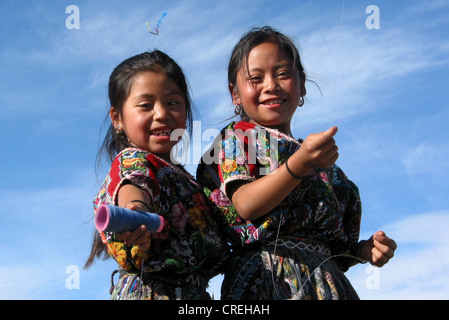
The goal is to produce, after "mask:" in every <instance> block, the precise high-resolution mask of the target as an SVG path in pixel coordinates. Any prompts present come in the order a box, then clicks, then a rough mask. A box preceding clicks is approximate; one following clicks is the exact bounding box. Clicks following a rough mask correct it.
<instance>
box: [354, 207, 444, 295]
mask: <svg viewBox="0 0 449 320" xmlns="http://www.w3.org/2000/svg"><path fill="white" fill-rule="evenodd" d="M448 225H449V211H440V212H430V213H424V214H419V215H413V216H408V217H406V218H403V219H400V220H398V221H397V222H395V223H392V224H390V225H385V226H384V227H383V228H382V230H384V231H385V232H386V233H387V235H389V236H390V237H391V238H393V239H394V240H395V241H396V243H397V244H398V249H397V250H396V252H395V256H394V257H393V259H392V260H390V262H389V263H388V264H387V265H385V266H384V267H382V268H380V269H378V274H377V275H378V280H379V281H378V284H379V286H378V287H377V288H376V287H375V286H373V285H372V280H373V277H374V276H377V275H376V274H375V273H374V272H373V271H372V269H370V268H371V267H370V266H367V265H358V266H355V267H353V268H352V269H350V270H349V271H348V273H347V276H348V278H349V279H350V281H351V282H352V284H353V285H354V287H355V288H356V290H357V292H358V293H359V295H360V297H361V298H362V299H382V300H383V299H385V300H390V299H392V300H395V299H412V300H413V299H447V298H449V248H448V247H447V240H448V237H447V230H446V229H447V226H448Z"/></svg>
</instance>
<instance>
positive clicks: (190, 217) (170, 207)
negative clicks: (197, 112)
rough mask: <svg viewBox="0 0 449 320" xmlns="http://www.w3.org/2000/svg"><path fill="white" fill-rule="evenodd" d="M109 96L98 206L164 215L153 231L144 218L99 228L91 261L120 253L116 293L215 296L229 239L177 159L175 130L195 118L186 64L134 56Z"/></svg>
mask: <svg viewBox="0 0 449 320" xmlns="http://www.w3.org/2000/svg"><path fill="white" fill-rule="evenodd" d="M109 100H110V103H111V108H110V111H109V116H110V119H111V126H110V128H109V131H108V133H107V135H106V137H105V141H104V143H103V150H105V151H106V152H107V153H108V155H109V157H110V159H111V161H112V165H111V168H110V170H109V173H108V175H107V177H106V179H105V180H104V182H103V185H102V186H101V188H100V191H99V192H98V195H97V197H96V198H95V201H94V207H95V209H96V208H98V207H99V206H100V205H102V204H109V205H116V206H120V207H126V208H128V209H132V210H139V211H147V212H153V213H157V214H159V215H161V216H163V217H164V220H165V221H166V223H165V226H164V228H163V229H162V231H161V232H160V233H154V234H150V233H149V232H148V230H146V228H145V226H141V227H139V228H137V229H136V230H129V231H126V232H122V233H118V234H112V233H98V232H96V237H95V241H94V244H93V248H92V253H91V256H90V258H89V260H88V262H87V264H86V266H89V265H90V264H91V263H92V261H93V260H94V258H95V257H98V256H100V255H102V253H103V252H104V251H105V250H106V249H107V252H108V253H109V255H110V256H112V257H113V258H114V259H115V260H116V261H117V263H118V266H119V273H120V278H119V281H118V283H117V285H115V286H113V288H111V293H112V299H164V300H165V299H210V296H209V294H208V293H207V291H206V287H207V285H208V282H209V279H210V278H212V277H213V276H215V275H216V274H217V273H218V269H219V267H220V265H221V261H222V259H223V258H224V257H225V253H226V249H225V248H226V247H225V245H224V243H223V240H222V238H221V237H220V236H219V232H218V229H217V227H216V224H215V217H214V215H215V211H214V208H215V206H213V205H211V203H210V202H209V201H208V199H207V198H206V197H205V195H204V194H203V193H202V190H201V187H200V186H199V185H198V183H196V181H195V180H194V178H193V177H192V176H191V175H190V174H189V173H188V172H187V171H186V170H185V169H184V168H183V167H182V166H180V165H174V164H173V163H172V161H171V157H170V152H171V150H172V148H173V147H174V146H175V145H176V144H177V143H178V140H177V139H172V138H171V134H172V132H173V131H174V130H178V129H186V127H187V125H186V123H187V124H190V125H191V122H192V110H191V103H190V98H189V94H188V88H187V84H186V80H185V77H184V74H183V72H182V70H181V68H180V67H179V66H178V65H177V64H176V62H175V61H174V60H172V59H171V58H170V57H169V56H167V55H166V54H165V53H163V52H161V51H158V50H155V51H153V52H145V53H142V54H139V55H136V56H133V57H131V58H129V59H127V60H125V61H123V62H122V63H121V64H119V65H118V66H117V67H116V68H115V69H114V71H113V72H112V74H111V76H110V79H109ZM190 125H189V126H190ZM178 136H179V134H176V137H178ZM100 151H102V150H100Z"/></svg>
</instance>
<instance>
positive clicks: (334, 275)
mask: <svg viewBox="0 0 449 320" xmlns="http://www.w3.org/2000/svg"><path fill="white" fill-rule="evenodd" d="M221 299H224V300H290V299H291V300H338V299H347V300H358V299H359V297H358V295H357V293H356V291H355V290H354V288H353V287H352V285H351V283H350V282H349V280H348V279H347V278H346V276H345V275H344V273H343V271H342V270H341V269H340V268H339V267H338V265H337V263H336V262H335V260H334V259H333V257H331V255H330V250H329V249H328V248H326V247H324V246H322V245H319V244H313V243H304V242H291V241H282V240H281V239H279V240H278V242H277V243H266V242H265V243H262V244H261V245H260V246H257V247H253V248H250V249H243V250H234V251H233V252H232V255H231V258H230V259H229V265H228V268H227V270H226V272H225V277H224V280H223V285H222V288H221Z"/></svg>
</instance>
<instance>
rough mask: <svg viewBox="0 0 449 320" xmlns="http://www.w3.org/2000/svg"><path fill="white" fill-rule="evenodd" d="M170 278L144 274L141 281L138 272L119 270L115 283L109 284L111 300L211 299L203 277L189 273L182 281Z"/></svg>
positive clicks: (206, 282)
mask: <svg viewBox="0 0 449 320" xmlns="http://www.w3.org/2000/svg"><path fill="white" fill-rule="evenodd" d="M112 277H114V273H113V274H112ZM172 279H173V277H164V278H162V277H157V276H156V277H155V276H151V277H149V276H145V275H144V281H142V280H141V278H140V275H138V274H135V273H127V272H124V271H120V278H119V280H118V282H117V284H115V285H114V284H113V283H112V286H111V291H110V292H111V300H211V297H210V295H209V293H208V292H207V291H206V288H207V285H208V281H207V280H206V279H205V278H203V277H201V276H199V275H195V274H189V275H185V277H184V279H183V281H173V280H172Z"/></svg>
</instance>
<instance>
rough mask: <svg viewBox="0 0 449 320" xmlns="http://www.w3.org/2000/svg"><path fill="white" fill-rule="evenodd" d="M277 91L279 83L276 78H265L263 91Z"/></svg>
mask: <svg viewBox="0 0 449 320" xmlns="http://www.w3.org/2000/svg"><path fill="white" fill-rule="evenodd" d="M278 89H279V83H278V81H277V79H276V78H274V77H272V76H268V77H265V91H267V92H274V91H277V90H278Z"/></svg>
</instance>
